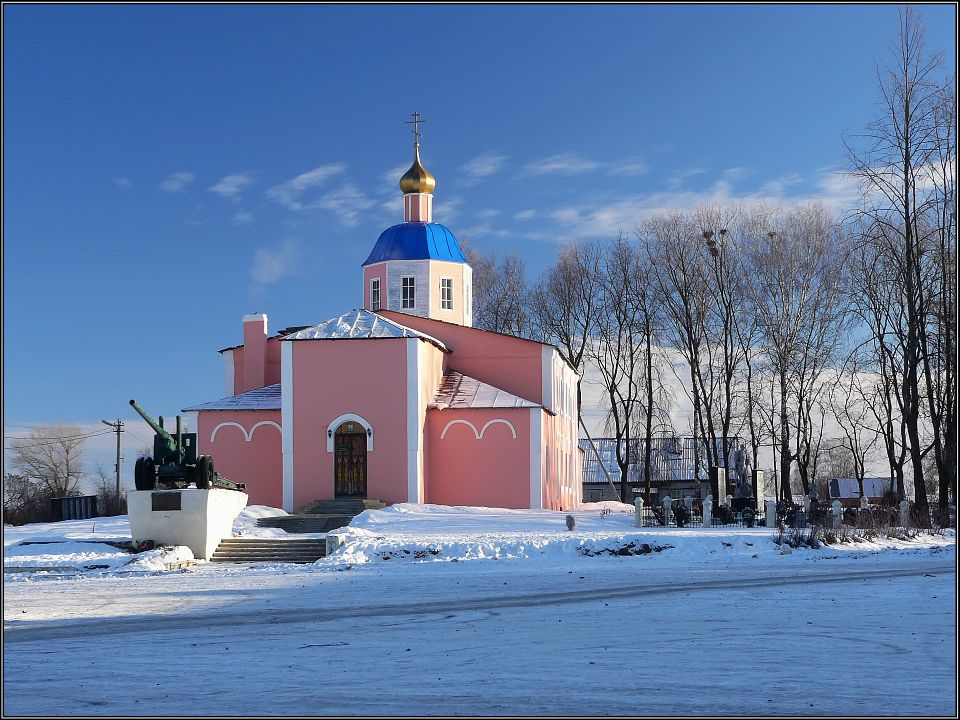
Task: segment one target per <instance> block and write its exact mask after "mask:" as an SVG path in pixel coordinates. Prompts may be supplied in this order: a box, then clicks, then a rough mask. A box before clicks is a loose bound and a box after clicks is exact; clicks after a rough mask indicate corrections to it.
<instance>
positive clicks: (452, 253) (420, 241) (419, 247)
mask: <svg viewBox="0 0 960 720" xmlns="http://www.w3.org/2000/svg"><path fill="white" fill-rule="evenodd" d="M385 260H447V261H450V262H462V263H465V262H467V258H465V257H464V255H463V252H462V251H461V250H460V245H459V244H458V243H457V238H455V237H454V236H453V233H452V232H450V228H448V227H446V226H445V225H441V224H440V223H422V222H405V223H400V224H399V225H394V226H393V227H388V228H387V229H386V230H384V231H383V232H382V233H380V237H379V238H378V239H377V244H376V245H374V246H373V250H372V251H371V253H370V257H368V258H367V259H366V262H364V263H363V264H364V265H373V264H374V263H378V262H383V261H385Z"/></svg>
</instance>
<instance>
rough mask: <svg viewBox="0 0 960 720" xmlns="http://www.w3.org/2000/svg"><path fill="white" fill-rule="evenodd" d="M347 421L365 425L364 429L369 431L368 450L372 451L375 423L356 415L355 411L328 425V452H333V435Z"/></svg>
mask: <svg viewBox="0 0 960 720" xmlns="http://www.w3.org/2000/svg"><path fill="white" fill-rule="evenodd" d="M345 422H355V423H358V424H359V425H361V426H363V429H364V430H366V431H367V452H371V451H372V450H373V425H371V424H370V423H368V422H367V421H366V420H364V419H363V418H362V417H360V416H359V415H354V414H353V413H347V414H346V415H341V416H340V417H338V418H337V419H336V420H334V421H333V422H332V423H330V424H329V425H327V452H329V453H332V452H333V436H334V435H336V434H337V428H338V427H340V426H341V425H343V423H345Z"/></svg>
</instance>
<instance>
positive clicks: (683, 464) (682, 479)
mask: <svg viewBox="0 0 960 720" xmlns="http://www.w3.org/2000/svg"><path fill="white" fill-rule="evenodd" d="M593 442H594V444H595V445H596V447H597V452H599V454H600V457H601V458H602V460H603V466H601V464H600V462H598V461H597V454H596V453H594V451H593V448H592V447H590V441H589V440H587V439H584V438H581V440H580V449H581V450H582V451H583V453H584V454H583V500H584V502H600V501H602V500H616V499H617V495H616V493H615V492H614V490H613V488H611V487H610V484H609V483H608V482H607V476H606V474H604V472H603V468H604V467H605V468H606V469H607V473H609V475H610V479H611V480H613V483H614V485H616V488H617V491H616V492H619V491H620V466H619V465H617V445H616V440H615V439H614V438H594V439H593ZM621 442H622V441H621ZM740 442H741V440H740V438H739V437H730V438H727V450H728V453H729V459H728V461H727V467H728V468H731V472H729V473H728V477H727V482H728V484H729V485H730V486H731V487H732V483H733V480H734V477H733V473H732V468H733V466H734V458H733V453H734V451H735V450H736V448H737V446H738V445H739V444H740ZM699 443H700V453H699V455H700V473H699V475H700V480H701V481H702V482H703V483H704V489H703V494H704V495H706V494H708V493H709V492H710V490H709V485H708V483H709V468H708V465H709V463H708V462H707V443H706V442H705V441H704V440H702V439H700V441H699ZM630 450H631V460H632V461H633V462H631V463H630V466H629V467H628V468H627V478H628V483H629V485H630V488H631V493H632V494H631V496H630V497H628V498H623V501H624V502H628V503H632V502H633V499H634V497H636V496H637V495H639V494H641V493H642V491H643V488H644V484H645V483H644V480H643V455H644V440H643V438H634V439H633V440H631V448H630ZM693 450H694V444H693V438H692V437H676V436H663V437H657V438H653V446H652V453H651V461H650V462H651V466H652V470H653V474H652V477H651V478H650V492H651V494H653V495H655V496H658V497H664V496H666V495H669V496H670V497H674V498H676V497H683V496H684V495H690V496H691V497H693V496H694V495H695V494H696V481H695V479H694V474H693V467H694V452H693ZM717 452H718V454H722V452H723V441H722V440H718V441H717ZM730 492H732V490H730Z"/></svg>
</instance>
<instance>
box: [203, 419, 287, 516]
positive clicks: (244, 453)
mask: <svg viewBox="0 0 960 720" xmlns="http://www.w3.org/2000/svg"><path fill="white" fill-rule="evenodd" d="M264 421H268V422H274V423H276V424H277V425H280V411H279V410H201V411H200V412H198V413H197V426H198V430H197V432H198V435H199V444H200V447H201V448H202V451H203V453H204V454H205V455H211V456H213V461H214V467H215V468H216V471H217V472H218V473H220V474H221V475H223V476H224V477H226V478H227V479H229V480H233V481H234V482H242V483H246V486H247V488H246V490H247V495H248V497H249V498H250V499H249V503H248V504H250V505H270V506H272V507H281V506H282V501H283V498H282V495H283V460H282V455H281V448H280V439H281V434H280V430H278V429H277V428H276V427H273V426H272V425H260V426H259V427H257V428H256V429H255V430H254V429H253V428H254V426H256V425H257V423H259V422H264ZM223 423H236V424H238V425H240V426H241V427H236V426H235V425H223ZM241 428H242V429H241ZM251 430H253V432H252V434H251ZM214 433H216V434H215V436H214V437H213V439H212V440H211V436H213V435H214ZM247 435H250V440H249V441H248V440H247Z"/></svg>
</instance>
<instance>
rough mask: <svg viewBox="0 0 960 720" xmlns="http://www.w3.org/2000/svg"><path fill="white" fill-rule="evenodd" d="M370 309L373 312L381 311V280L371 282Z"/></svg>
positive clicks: (376, 279) (375, 279)
mask: <svg viewBox="0 0 960 720" xmlns="http://www.w3.org/2000/svg"><path fill="white" fill-rule="evenodd" d="M370 309H371V310H372V311H373V312H376V311H377V310H379V309H380V278H374V279H373V280H371V281H370Z"/></svg>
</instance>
